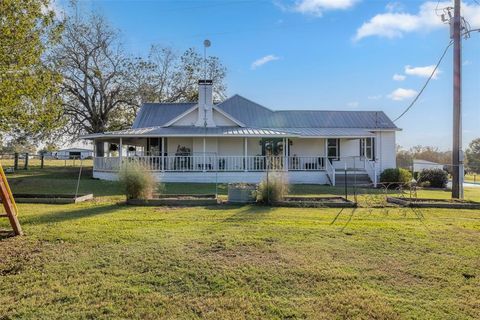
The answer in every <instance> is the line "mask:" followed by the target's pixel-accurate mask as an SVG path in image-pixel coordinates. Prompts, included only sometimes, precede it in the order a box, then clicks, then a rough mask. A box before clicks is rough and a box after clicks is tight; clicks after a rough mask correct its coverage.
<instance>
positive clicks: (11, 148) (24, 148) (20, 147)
mask: <svg viewBox="0 0 480 320" xmlns="http://www.w3.org/2000/svg"><path fill="white" fill-rule="evenodd" d="M36 149H37V146H36V144H35V143H33V142H32V140H31V139H29V137H27V136H25V135H22V136H16V137H15V138H14V139H10V140H9V141H8V142H7V144H6V145H5V146H2V147H1V150H0V152H1V153H6V154H11V153H15V152H18V153H25V152H28V153H30V154H33V153H35V150H36Z"/></svg>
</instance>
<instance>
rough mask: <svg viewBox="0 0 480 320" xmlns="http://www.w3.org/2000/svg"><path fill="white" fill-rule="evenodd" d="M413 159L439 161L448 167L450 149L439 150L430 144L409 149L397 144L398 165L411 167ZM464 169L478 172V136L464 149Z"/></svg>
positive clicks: (479, 166)
mask: <svg viewBox="0 0 480 320" xmlns="http://www.w3.org/2000/svg"><path fill="white" fill-rule="evenodd" d="M414 159H421V160H427V161H431V162H436V163H440V164H443V165H445V166H446V168H447V169H448V168H449V166H450V165H451V163H452V151H440V149H439V148H437V147H431V146H414V147H411V148H409V149H404V148H402V147H401V146H397V166H398V167H400V168H406V169H411V166H412V165H413V160H414ZM465 169H466V170H467V171H469V172H475V173H480V138H477V139H474V140H472V141H471V142H470V144H469V146H468V148H467V150H466V151H465Z"/></svg>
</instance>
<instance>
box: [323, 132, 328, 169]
mask: <svg viewBox="0 0 480 320" xmlns="http://www.w3.org/2000/svg"><path fill="white" fill-rule="evenodd" d="M324 140H325V143H324V146H323V149H324V150H323V153H324V155H325V158H324V159H325V160H324V161H325V163H324V164H323V167H324V169H325V168H326V167H327V163H326V161H328V139H327V138H325V139H324Z"/></svg>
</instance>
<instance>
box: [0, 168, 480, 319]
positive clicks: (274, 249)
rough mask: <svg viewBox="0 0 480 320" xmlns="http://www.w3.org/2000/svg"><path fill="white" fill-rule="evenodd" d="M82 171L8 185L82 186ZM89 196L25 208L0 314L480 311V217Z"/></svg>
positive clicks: (111, 191)
mask: <svg viewBox="0 0 480 320" xmlns="http://www.w3.org/2000/svg"><path fill="white" fill-rule="evenodd" d="M77 170H78V168H70V169H69V168H68V167H67V168H63V169H62V168H55V169H52V170H45V169H44V171H41V170H31V171H30V172H23V173H22V172H19V173H17V174H15V175H12V176H9V180H10V181H11V182H12V186H13V189H14V190H15V191H17V192H21V191H23V192H26V191H29V192H38V191H39V190H42V191H45V192H63V193H66V192H73V191H74V190H75V178H74V176H75V175H76V174H78V171H77ZM86 173H88V172H87V171H86ZM214 188H215V186H212V185H180V184H168V185H167V191H168V192H172V193H177V192H182V193H184V192H194V191H195V192H198V193H205V192H214ZM81 190H82V191H84V192H92V191H93V192H94V193H95V194H96V195H98V196H99V197H98V199H97V200H95V201H93V202H87V203H82V204H78V205H28V204H19V208H20V212H21V215H20V221H21V223H22V225H23V228H24V231H25V233H26V236H24V237H16V238H3V239H2V238H0V239H1V240H0V319H32V318H35V319H111V318H123V319H157V318H170V319H196V318H210V319H225V318H226V319H242V318H243V319H270V318H272V319H299V318H300V319H302V318H320V319H335V318H337V319H352V318H360V319H372V318H373V319H410V318H415V319H478V318H480V272H479V270H480V212H478V211H473V210H455V211H449V210H434V209H430V210H420V211H418V210H416V211H412V210H411V209H398V208H387V209H367V208H361V209H357V210H356V211H353V210H352V209H345V210H343V211H340V210H339V209H323V208H322V209H304V208H298V209H292V208H267V207H255V206H253V207H252V206H244V207H228V206H224V207H205V208H203V207H197V208H145V207H134V206H125V205H123V204H121V203H119V200H121V199H122V196H121V195H119V189H118V186H117V185H116V184H115V183H113V182H105V181H97V180H92V179H89V178H88V177H87V176H85V177H84V178H83V179H82V181H81ZM341 190H342V189H341V188H328V187H314V186H295V187H293V188H292V193H297V194H318V192H328V193H331V194H338V193H341ZM219 191H220V193H221V194H225V192H226V191H225V186H220V188H219ZM425 192H427V191H425ZM427 193H428V196H432V195H433V196H438V197H446V196H447V194H446V193H443V192H442V191H439V192H437V191H428V192H427ZM477 193H478V191H472V195H473V196H474V197H478V194H477ZM422 216H423V218H422ZM8 228H9V226H8V225H7V220H6V219H1V220H0V229H8Z"/></svg>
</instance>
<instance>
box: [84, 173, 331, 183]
mask: <svg viewBox="0 0 480 320" xmlns="http://www.w3.org/2000/svg"><path fill="white" fill-rule="evenodd" d="M286 175H287V179H288V181H289V183H292V184H328V183H329V182H328V178H327V174H326V173H325V172H323V171H310V172H306V171H296V172H292V171H290V172H288V173H287V174H286ZM154 176H155V178H156V179H157V181H161V182H188V183H215V182H218V183H232V182H245V183H259V182H260V181H261V180H262V179H263V178H264V177H265V173H264V172H155V173H154ZM93 177H94V178H97V179H102V180H111V181H115V180H117V179H118V177H117V174H116V173H113V172H99V171H94V172H93Z"/></svg>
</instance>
